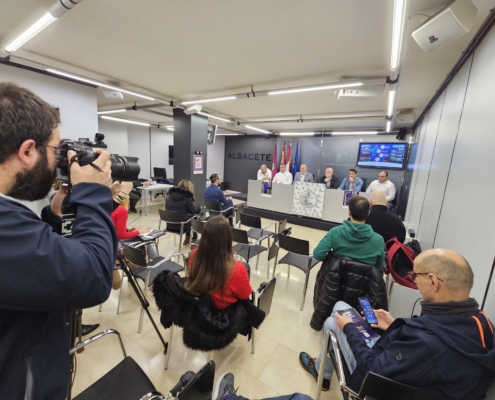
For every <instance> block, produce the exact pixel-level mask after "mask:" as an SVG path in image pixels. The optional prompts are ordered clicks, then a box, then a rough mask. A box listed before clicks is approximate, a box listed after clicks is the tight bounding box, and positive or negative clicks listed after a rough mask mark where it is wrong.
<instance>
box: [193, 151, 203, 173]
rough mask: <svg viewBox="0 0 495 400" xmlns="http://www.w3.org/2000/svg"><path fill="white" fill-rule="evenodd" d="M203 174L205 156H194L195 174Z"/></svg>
mask: <svg viewBox="0 0 495 400" xmlns="http://www.w3.org/2000/svg"><path fill="white" fill-rule="evenodd" d="M202 173H203V156H202V155H194V156H193V174H194V175H196V174H202Z"/></svg>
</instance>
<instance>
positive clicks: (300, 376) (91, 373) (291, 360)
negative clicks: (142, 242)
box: [73, 199, 341, 399]
mask: <svg viewBox="0 0 495 400" xmlns="http://www.w3.org/2000/svg"><path fill="white" fill-rule="evenodd" d="M158 208H163V200H161V203H160V199H158V201H157V202H156V201H155V202H154V203H153V205H152V207H151V209H150V212H149V213H148V216H147V217H144V216H142V217H140V218H138V217H139V215H137V214H130V216H129V222H130V226H136V227H141V226H148V227H151V228H158V211H157V210H158ZM138 210H139V207H138ZM136 218H138V219H137V220H136ZM134 220H135V221H134ZM132 221H134V222H132ZM263 223H264V225H267V224H268V223H269V222H268V221H263ZM324 234H325V232H323V231H317V230H313V229H309V228H305V227H300V226H297V225H292V236H294V237H296V238H301V239H306V240H309V241H310V244H311V248H313V247H314V246H316V244H317V243H318V242H319V241H320V239H321V238H322V237H323V235H324ZM177 243H178V242H177ZM159 249H160V255H162V256H167V255H170V254H172V253H173V252H174V250H176V249H177V248H174V239H173V237H172V236H170V235H167V236H166V237H165V239H162V240H161V241H160V245H159ZM280 255H281V256H282V252H281V254H280ZM272 264H273V262H272V263H271V265H270V268H273V265H272ZM266 268H267V258H266V253H264V254H262V255H261V256H260V262H259V269H258V270H255V262H254V261H253V262H252V263H251V271H252V272H251V285H252V286H253V288H255V289H256V288H257V287H258V286H259V284H260V283H261V282H264V281H266ZM318 269H319V265H318V266H316V267H315V268H314V269H313V271H312V272H311V277H310V280H309V286H308V292H307V296H306V304H305V307H304V311H299V305H300V300H301V295H302V290H303V283H304V274H303V273H302V272H301V271H299V270H297V269H296V268H294V267H292V270H291V274H290V279H287V266H286V265H279V266H278V267H277V273H276V277H277V286H276V290H275V295H274V300H273V304H272V309H271V313H270V315H269V316H268V317H267V319H266V320H265V321H264V322H263V325H262V326H261V328H260V329H259V331H257V332H256V334H257V335H256V354H251V342H248V341H247V339H246V338H245V337H244V336H239V337H238V338H237V339H236V340H235V341H234V342H233V343H232V344H231V345H230V346H228V347H227V348H225V349H224V350H222V351H218V352H215V353H214V356H213V360H214V361H215V363H216V376H219V375H220V374H222V373H224V372H232V373H233V374H234V375H235V386H236V387H239V391H238V393H239V394H241V395H243V396H245V397H248V398H251V399H261V398H265V397H273V396H277V395H280V394H288V393H292V392H301V393H305V394H308V395H310V396H312V397H314V395H315V386H316V383H315V380H314V379H313V378H312V377H311V375H309V374H308V373H307V372H305V371H304V370H303V369H302V368H301V366H300V365H299V360H298V356H299V352H301V351H307V352H308V353H310V354H311V355H315V356H316V355H317V353H318V352H319V349H320V345H321V341H322V333H321V332H316V331H314V330H313V329H311V327H310V326H309V321H310V319H311V314H312V311H313V303H312V300H313V289H314V283H315V277H316V273H317V271H318ZM118 295H119V292H118V291H112V293H111V295H110V298H109V299H108V300H107V301H106V302H105V303H104V304H103V310H102V312H98V307H93V308H91V309H88V310H85V311H84V317H83V320H84V323H86V324H94V323H99V324H100V330H101V329H108V328H114V329H116V330H117V331H118V332H120V333H121V334H122V338H123V341H124V345H125V348H126V351H127V354H128V355H129V356H131V357H132V358H133V359H134V360H136V362H137V363H138V364H139V365H140V366H141V368H143V370H144V371H145V372H146V374H147V375H148V376H149V378H150V379H151V381H152V382H153V384H154V385H155V386H156V388H157V389H158V390H159V391H161V392H162V393H168V391H169V390H170V388H172V386H174V385H175V384H176V383H177V381H178V380H179V378H180V376H181V375H182V374H183V373H184V372H186V371H188V370H192V371H197V370H198V369H200V368H201V366H203V365H204V364H205V363H206V361H207V359H208V354H207V353H201V352H198V351H192V350H189V349H187V348H186V347H185V346H184V345H183V343H182V335H181V331H180V329H175V330H174V337H173V341H172V347H171V356H170V364H169V368H168V370H167V371H166V370H165V369H164V363H165V356H164V355H163V347H162V345H161V342H160V340H159V339H158V336H157V334H156V332H155V330H154V329H153V327H152V325H151V322H150V321H149V319H148V318H147V316H146V315H145V316H144V322H143V332H142V333H141V334H138V333H137V330H138V323H139V313H140V306H139V302H138V299H137V298H136V295H135V294H134V292H133V291H132V288H131V287H130V285H128V283H127V280H125V281H124V283H123V286H122V301H121V305H120V314H119V315H117V314H116V309H117V300H118ZM150 300H151V301H150V303H152V305H151V307H150V310H151V313H152V315H153V318H154V319H155V322H156V323H157V324H158V325H159V328H160V332H161V333H162V335H163V336H164V338H165V340H168V335H169V332H168V330H165V329H164V328H163V327H162V326H161V325H160V319H159V313H158V310H157V308H156V305H155V304H154V300H153V299H152V298H151V299H150ZM121 359H122V353H121V351H120V348H119V346H118V343H117V340H116V339H115V338H112V337H107V338H103V339H100V340H99V341H97V342H95V343H94V344H92V345H91V346H88V347H87V348H86V349H85V351H84V352H83V353H82V354H79V355H78V356H77V374H76V379H75V383H74V388H73V395H76V394H77V393H79V392H81V391H82V390H83V389H85V388H86V387H87V386H89V385H90V384H91V383H93V382H94V381H95V380H97V379H98V378H99V377H101V376H102V375H103V374H105V373H106V372H107V371H109V370H110V369H111V368H112V367H113V366H115V365H116V364H117V363H118V362H119V361H120V360H121ZM336 383H337V382H335V383H334V384H332V387H331V390H330V392H323V393H322V397H321V398H322V399H340V398H341V394H340V391H339V390H338V385H337V384H336Z"/></svg>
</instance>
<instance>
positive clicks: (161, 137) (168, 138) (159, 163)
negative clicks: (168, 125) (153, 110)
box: [151, 128, 174, 178]
mask: <svg viewBox="0 0 495 400" xmlns="http://www.w3.org/2000/svg"><path fill="white" fill-rule="evenodd" d="M173 145H174V134H173V133H172V132H170V131H166V130H165V129H158V128H151V167H152V169H151V172H153V168H155V167H159V168H165V169H166V170H167V178H173V177H174V166H173V165H170V164H169V159H168V146H173Z"/></svg>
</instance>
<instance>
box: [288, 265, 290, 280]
mask: <svg viewBox="0 0 495 400" xmlns="http://www.w3.org/2000/svg"><path fill="white" fill-rule="evenodd" d="M289 278H290V264H287V279H289Z"/></svg>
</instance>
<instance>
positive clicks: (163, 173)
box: [153, 167, 167, 179]
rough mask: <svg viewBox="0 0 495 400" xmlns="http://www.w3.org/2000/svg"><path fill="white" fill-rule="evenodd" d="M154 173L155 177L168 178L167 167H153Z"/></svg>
mask: <svg viewBox="0 0 495 400" xmlns="http://www.w3.org/2000/svg"><path fill="white" fill-rule="evenodd" d="M153 174H154V177H155V178H163V179H167V170H166V169H165V168H157V167H153Z"/></svg>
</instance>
